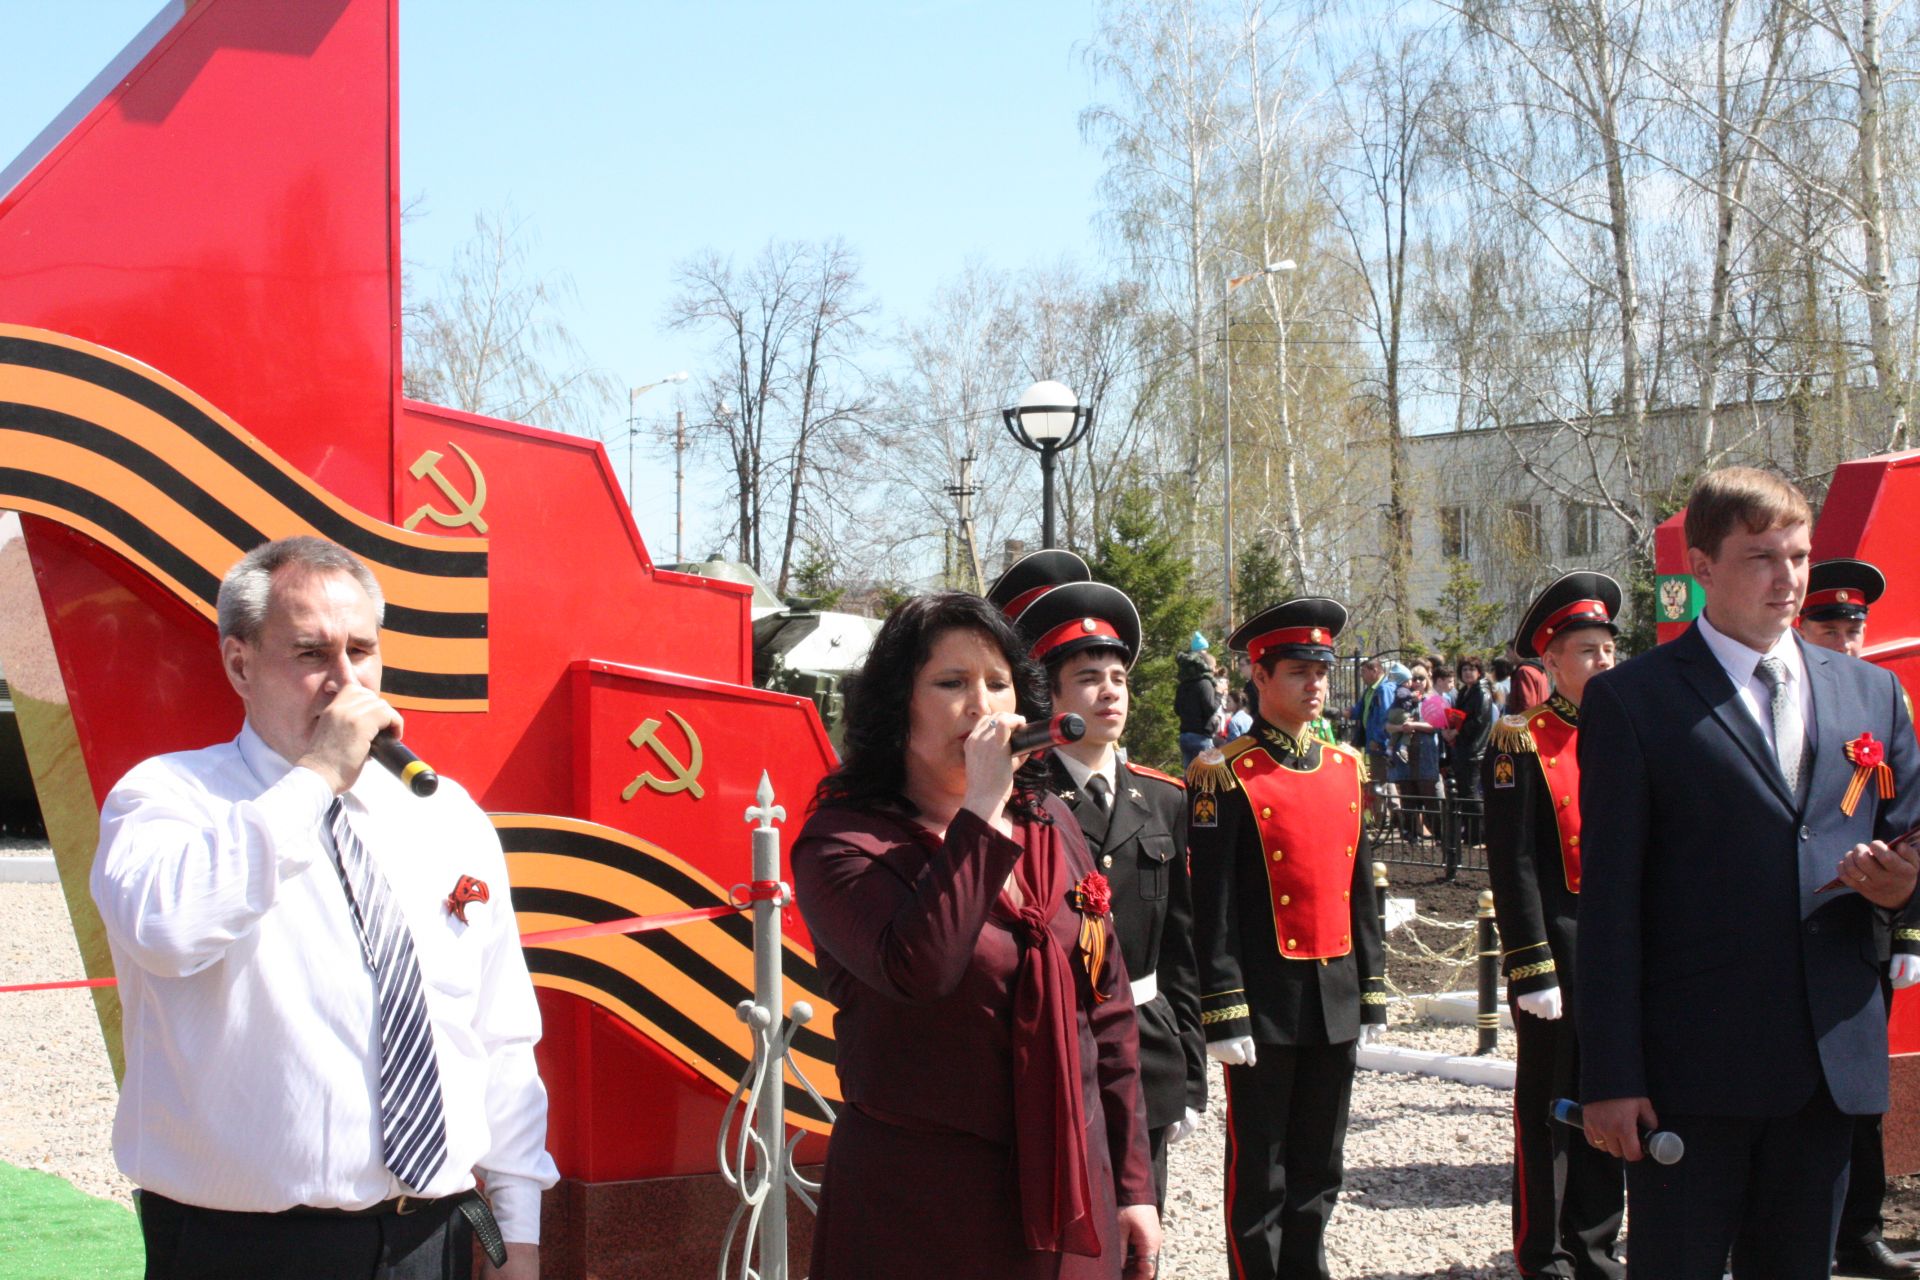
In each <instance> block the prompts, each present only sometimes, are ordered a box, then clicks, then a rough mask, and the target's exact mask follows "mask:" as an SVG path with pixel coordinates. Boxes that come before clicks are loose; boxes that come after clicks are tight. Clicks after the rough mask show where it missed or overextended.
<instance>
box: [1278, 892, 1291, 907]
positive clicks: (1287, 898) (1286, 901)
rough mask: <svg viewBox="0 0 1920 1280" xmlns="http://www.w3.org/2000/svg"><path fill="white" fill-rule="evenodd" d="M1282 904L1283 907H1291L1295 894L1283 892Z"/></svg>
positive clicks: (1281, 896)
mask: <svg viewBox="0 0 1920 1280" xmlns="http://www.w3.org/2000/svg"><path fill="white" fill-rule="evenodd" d="M1280 905H1281V906H1283V907H1290V906H1292V905H1293V895H1292V894H1290V893H1283V894H1281V895H1280Z"/></svg>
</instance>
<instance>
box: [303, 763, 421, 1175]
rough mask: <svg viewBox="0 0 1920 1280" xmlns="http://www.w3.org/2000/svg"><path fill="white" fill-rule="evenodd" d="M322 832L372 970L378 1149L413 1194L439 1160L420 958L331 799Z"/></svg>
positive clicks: (384, 887)
mask: <svg viewBox="0 0 1920 1280" xmlns="http://www.w3.org/2000/svg"><path fill="white" fill-rule="evenodd" d="M327 827H328V829H329V830H330V831H331V832H332V833H333V849H334V861H333V866H334V870H336V871H338V872H339V873H340V887H341V888H343V889H345V890H346V893H347V906H348V908H349V909H350V910H351V911H352V913H353V927H354V931H355V932H356V933H358V934H359V935H360V950H361V955H362V956H363V957H364V958H365V960H366V962H367V968H369V969H371V970H372V971H373V988H374V1000H375V1003H376V1004H378V1006H379V1015H380V1141H381V1146H382V1148H383V1150H384V1154H385V1155H386V1160H387V1168H389V1169H391V1170H392V1171H393V1174H394V1176H395V1177H397V1178H398V1179H400V1181H401V1182H403V1183H405V1184H406V1185H407V1186H409V1187H411V1188H413V1189H414V1190H415V1191H419V1190H421V1189H422V1188H424V1187H425V1186H426V1185H427V1183H429V1182H430V1181H432V1180H433V1175H434V1174H436V1173H438V1172H439V1171H440V1166H441V1165H443V1164H445V1163H446V1162H447V1123H446V1116H445V1114H444V1113H443V1111H442V1108H441V1100H440V1067H439V1064H438V1063H436V1062H435V1061H434V1056H433V1029H432V1028H431V1027H429V1026H428V1025H427V1001H426V997H425V996H424V995H423V994H422V993H421V990H420V961H419V958H418V957H417V956H415V955H414V951H413V936H412V935H411V934H409V933H408V932H407V924H406V921H405V920H404V919H402V918H401V915H400V910H399V908H398V907H397V906H395V905H394V901H393V894H392V893H391V891H390V890H389V889H388V888H387V878H386V877H385V876H383V875H381V874H380V868H378V867H376V866H375V865H374V864H373V859H372V858H370V857H368V856H367V850H366V846H364V845H362V844H361V843H360V838H359V837H358V836H356V835H355V834H354V832H353V824H352V823H351V822H349V821H348V820H347V811H346V807H345V806H344V805H342V804H341V803H340V799H339V797H337V796H336V797H335V798H334V801H333V807H332V808H331V809H328V810H327Z"/></svg>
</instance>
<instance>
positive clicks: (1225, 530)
mask: <svg viewBox="0 0 1920 1280" xmlns="http://www.w3.org/2000/svg"><path fill="white" fill-rule="evenodd" d="M1295 265H1296V264H1295V263H1294V261H1293V259H1292V258H1282V259H1280V261H1278V262H1269V263H1268V264H1267V265H1266V266H1264V267H1262V268H1260V269H1259V270H1258V271H1249V272H1248V273H1247V274H1245V275H1243V276H1229V275H1228V274H1227V272H1226V268H1224V267H1222V268H1221V270H1220V360H1221V363H1222V364H1224V365H1225V366H1226V377H1227V393H1226V400H1225V404H1224V406H1223V407H1222V411H1221V420H1222V423H1223V425H1222V427H1221V432H1220V435H1221V451H1222V462H1223V465H1222V479H1221V482H1220V497H1221V501H1220V513H1221V514H1220V525H1221V529H1220V534H1221V566H1222V567H1221V574H1220V618H1221V624H1220V629H1221V630H1222V631H1223V632H1230V631H1232V630H1233V315H1232V313H1231V312H1229V311H1228V310H1227V306H1228V299H1229V298H1231V297H1232V295H1233V291H1234V290H1235V289H1238V288H1239V287H1240V286H1241V285H1243V284H1246V283H1248V282H1249V281H1252V280H1258V279H1259V278H1260V277H1262V276H1270V275H1274V274H1275V273H1277V272H1281V271H1292V270H1293V269H1294V266H1295ZM1280 394H1281V395H1283V396H1284V395H1285V394H1287V389H1286V388H1285V387H1282V388H1280Z"/></svg>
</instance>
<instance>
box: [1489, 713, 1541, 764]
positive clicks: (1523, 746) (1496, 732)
mask: <svg viewBox="0 0 1920 1280" xmlns="http://www.w3.org/2000/svg"><path fill="white" fill-rule="evenodd" d="M1532 714H1533V712H1532V711H1526V712H1523V713H1521V714H1520V715H1517V716H1501V717H1500V718H1499V719H1498V720H1496V721H1494V724H1493V735H1492V737H1491V738H1490V739H1489V740H1488V745H1490V746H1491V747H1492V748H1493V750H1495V751H1504V752H1506V753H1507V754H1508V755H1513V754H1515V753H1520V752H1524V753H1527V754H1534V755H1537V754H1538V753H1539V751H1540V748H1539V747H1538V746H1536V745H1534V741H1533V731H1532V730H1531V729H1528V728H1527V719H1528V717H1529V716H1531V715H1532Z"/></svg>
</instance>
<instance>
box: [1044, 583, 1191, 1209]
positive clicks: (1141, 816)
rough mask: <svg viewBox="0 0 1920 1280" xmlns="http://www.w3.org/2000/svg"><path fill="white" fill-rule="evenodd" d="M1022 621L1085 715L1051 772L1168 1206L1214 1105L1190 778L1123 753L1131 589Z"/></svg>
mask: <svg viewBox="0 0 1920 1280" xmlns="http://www.w3.org/2000/svg"><path fill="white" fill-rule="evenodd" d="M1022 563H1025V562H1024V561H1023V562H1022ZM1016 625H1017V626H1018V627H1019V628H1020V630H1021V632H1022V634H1024V635H1025V636H1026V638H1027V639H1028V641H1029V642H1030V643H1031V644H1032V645H1033V650H1032V656H1033V658H1034V660H1035V661H1037V662H1040V663H1042V664H1044V665H1045V667H1046V669H1047V683H1048V685H1049V686H1050V689H1051V692H1052V697H1053V709H1054V711H1055V712H1056V713H1058V712H1062V711H1071V712H1074V713H1075V714H1077V715H1079V716H1080V717H1081V718H1082V719H1084V720H1085V721H1086V722H1087V733H1086V736H1085V737H1083V738H1082V739H1080V741H1078V742H1071V743H1068V744H1067V745H1065V746H1062V747H1056V748H1054V749H1053V753H1052V759H1051V760H1050V762H1049V769H1050V771H1051V772H1050V779H1051V785H1052V788H1053V791H1054V793H1055V794H1056V795H1058V796H1059V797H1060V798H1061V799H1062V800H1064V801H1066V802H1067V807H1068V808H1070V809H1072V810H1073V816H1074V817H1075V818H1076V819H1078V820H1079V822H1080V830H1081V831H1082V832H1083V833H1084V834H1085V835H1086V838H1087V848H1088V850H1090V851H1091V852H1092V854H1093V857H1094V862H1095V863H1096V864H1097V865H1098V866H1099V868H1100V870H1101V872H1102V873H1103V874H1104V875H1105V876H1106V877H1107V879H1108V881H1109V882H1110V883H1111V886H1112V893H1113V929H1114V933H1115V934H1116V935H1117V936H1118V937H1119V939H1120V950H1121V953H1122V954H1123V955H1124V956H1125V957H1126V961H1127V973H1128V974H1129V975H1130V976H1131V978H1132V982H1133V1007H1134V1010H1135V1013H1136V1014H1137V1015H1138V1017H1139V1023H1140V1091H1141V1093H1142V1094H1143V1095H1144V1096H1145V1098H1146V1103H1147V1139H1148V1145H1149V1151H1150V1154H1151V1155H1152V1158H1153V1181H1154V1187H1155V1190H1156V1191H1157V1192H1158V1193H1159V1198H1160V1203H1161V1204H1162V1205H1163V1206H1164V1205H1165V1203H1166V1199H1167V1144H1168V1143H1169V1142H1178V1141H1180V1139H1182V1138H1184V1137H1185V1136H1186V1135H1187V1134H1189V1133H1191V1132H1193V1129H1194V1126H1195V1125H1196V1124H1197V1123H1199V1118H1200V1117H1199V1113H1200V1112H1202V1111H1204V1110H1206V1106H1207V1058H1206V1052H1205V1050H1204V1048H1203V1044H1204V1041H1203V1039H1202V1037H1201V1034H1200V990H1199V980H1198V977H1197V975H1196V973H1195V971H1194V960H1193V904H1192V896H1191V893H1190V890H1189V886H1188V882H1187V796H1186V787H1185V785H1184V784H1183V783H1181V782H1180V781H1179V780H1178V779H1176V778H1170V777H1168V776H1167V775H1166V774H1164V773H1160V772H1158V771H1157V770H1154V769H1148V768H1145V767H1143V766H1141V765H1137V764H1134V763H1132V762H1131V761H1125V760H1121V759H1120V758H1119V753H1118V752H1117V751H1116V750H1115V745H1116V744H1117V743H1118V742H1119V741H1120V735H1121V734H1122V733H1123V732H1125V730H1126V727H1127V712H1128V709H1129V704H1130V696H1131V690H1130V689H1129V687H1128V683H1127V676H1128V672H1129V671H1130V670H1131V669H1132V667H1133V662H1134V658H1135V656H1136V655H1137V654H1138V653H1139V651H1140V614H1139V611H1138V610H1136V609H1135V608H1134V605H1133V601H1131V600H1129V599H1128V598H1127V596H1126V594H1125V593H1124V592H1122V591H1120V590H1118V589H1117V588H1114V587H1110V586H1108V585H1107V584H1106V583H1104V582H1075V583H1071V584H1069V585H1065V586H1060V587H1056V588H1054V589H1053V590H1050V591H1047V592H1045V593H1044V594H1042V595H1041V596H1040V597H1039V598H1038V599H1037V600H1035V601H1034V602H1033V603H1032V604H1030V605H1029V606H1028V607H1027V608H1026V609H1025V610H1023V611H1022V612H1021V614H1020V617H1019V620H1018V622H1017V624H1016Z"/></svg>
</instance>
